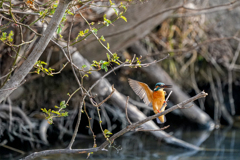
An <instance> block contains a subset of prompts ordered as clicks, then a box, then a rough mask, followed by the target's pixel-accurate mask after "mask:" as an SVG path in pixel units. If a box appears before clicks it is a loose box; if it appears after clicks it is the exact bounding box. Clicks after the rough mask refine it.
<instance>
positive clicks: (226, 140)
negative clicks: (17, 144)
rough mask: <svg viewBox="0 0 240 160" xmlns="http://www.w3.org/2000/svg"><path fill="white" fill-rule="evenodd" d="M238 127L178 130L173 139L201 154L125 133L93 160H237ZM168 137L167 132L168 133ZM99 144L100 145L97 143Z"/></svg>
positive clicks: (51, 159)
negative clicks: (184, 143)
mask: <svg viewBox="0 0 240 160" xmlns="http://www.w3.org/2000/svg"><path fill="white" fill-rule="evenodd" d="M239 127H240V125H235V126H232V127H222V128H220V129H218V130H213V131H196V130H195V131H192V130H191V129H189V128H178V129H177V131H172V132H171V131H170V133H171V134H172V135H174V136H175V137H177V138H180V139H182V140H184V141H187V142H189V143H191V144H194V145H197V146H200V147H201V148H203V149H204V150H203V151H191V150H187V149H183V148H178V147H174V146H170V145H167V144H165V143H163V142H161V141H160V140H158V139H156V138H155V137H153V136H152V135H151V134H149V133H145V132H144V133H140V132H137V133H128V134H125V135H124V136H122V137H121V138H119V139H117V140H115V144H114V145H113V146H112V147H111V148H109V152H101V153H94V154H93V155H91V156H90V157H89V159H93V160H102V159H106V160H110V159H111V160H159V159H167V160H215V159H216V160H226V159H227V160H236V159H240V128H239ZM168 133H169V132H168ZM98 143H99V144H100V143H101V142H98ZM91 146H92V140H81V141H76V143H75V146H74V148H89V147H91ZM86 158H87V155H86V154H82V155H54V156H48V157H41V158H39V159H38V160H40V159H41V160H55V159H58V160H60V159H63V160H64V159H68V160H77V159H78V160H80V159H86Z"/></svg>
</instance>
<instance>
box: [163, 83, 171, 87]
mask: <svg viewBox="0 0 240 160" xmlns="http://www.w3.org/2000/svg"><path fill="white" fill-rule="evenodd" d="M163 88H172V85H167V84H165V85H164V86H163Z"/></svg>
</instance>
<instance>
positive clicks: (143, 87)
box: [128, 78, 153, 105]
mask: <svg viewBox="0 0 240 160" xmlns="http://www.w3.org/2000/svg"><path fill="white" fill-rule="evenodd" d="M128 82H129V85H130V86H131V88H132V89H133V91H134V92H135V93H136V94H137V95H138V96H139V97H140V98H141V99H143V101H144V103H145V104H146V105H149V104H150V103H151V102H152V94H153V91H152V90H151V89H150V88H149V87H148V85H147V84H145V83H142V82H138V81H135V80H133V79H130V78H128Z"/></svg>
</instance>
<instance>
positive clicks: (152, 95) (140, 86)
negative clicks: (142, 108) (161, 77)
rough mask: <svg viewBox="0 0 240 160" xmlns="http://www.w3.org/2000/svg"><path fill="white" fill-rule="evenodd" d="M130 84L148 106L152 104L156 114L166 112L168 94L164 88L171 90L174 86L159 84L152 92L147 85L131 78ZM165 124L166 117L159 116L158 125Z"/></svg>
mask: <svg viewBox="0 0 240 160" xmlns="http://www.w3.org/2000/svg"><path fill="white" fill-rule="evenodd" d="M128 82H129V85H130V86H131V88H132V89H133V91H134V92H135V93H136V94H137V95H138V96H139V97H140V98H141V99H142V100H143V101H144V103H145V104H146V105H149V104H150V103H152V107H153V111H154V113H155V114H157V113H161V112H163V111H164V110H165V108H166V106H167V103H166V101H165V95H166V92H165V91H164V88H171V87H172V85H166V84H164V83H161V82H158V83H157V84H156V85H155V87H154V90H153V91H152V90H151V89H150V88H149V87H148V85H147V84H146V83H142V82H139V81H136V80H133V79H130V78H128ZM165 122H166V117H165V115H162V116H159V117H158V118H157V123H158V124H162V123H165Z"/></svg>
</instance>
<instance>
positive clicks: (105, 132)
mask: <svg viewBox="0 0 240 160" xmlns="http://www.w3.org/2000/svg"><path fill="white" fill-rule="evenodd" d="M103 133H104V134H105V135H108V134H112V133H111V132H110V131H109V130H107V129H105V130H104V131H103Z"/></svg>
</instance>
